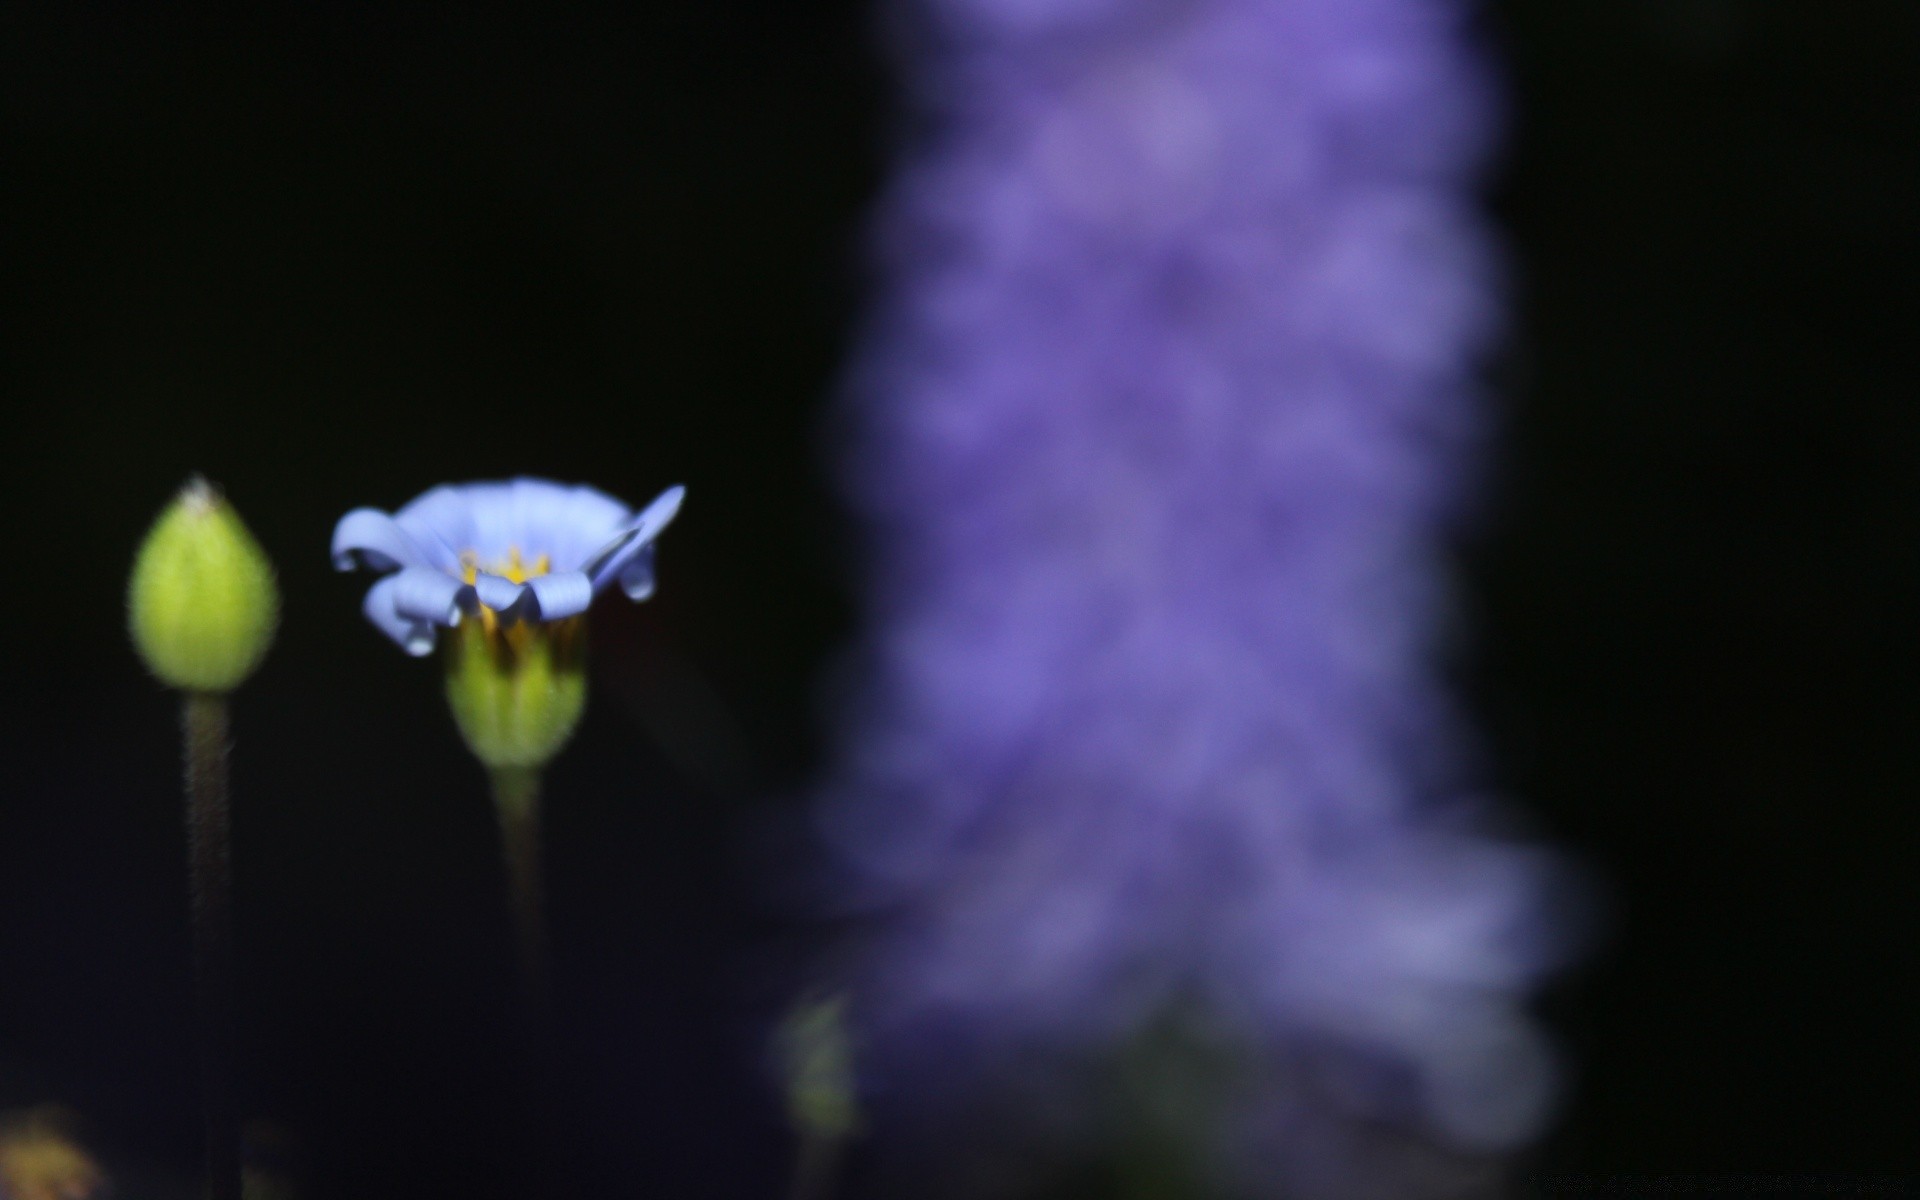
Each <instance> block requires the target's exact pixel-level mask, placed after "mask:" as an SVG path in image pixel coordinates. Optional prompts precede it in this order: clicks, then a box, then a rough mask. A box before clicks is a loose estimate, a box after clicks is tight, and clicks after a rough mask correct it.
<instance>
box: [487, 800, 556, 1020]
mask: <svg viewBox="0 0 1920 1200" xmlns="http://www.w3.org/2000/svg"><path fill="white" fill-rule="evenodd" d="M493 801H494V808H495V809H496V810H497V811H498V812H499V815H500V838H501V843H502V845H503V847H504V848H505V850H506V860H507V884H508V888H509V892H510V899H511V901H512V904H513V923H514V934H515V939H516V941H517V942H518V944H519V949H520V988H521V993H522V998H523V1000H524V1001H525V1004H526V1009H527V1018H528V1021H529V1022H530V1023H531V1026H532V1028H533V1029H535V1030H537V1029H539V1027H540V1026H542V1025H543V1024H544V1023H545V1021H546V1017H547V1004H548V999H549V986H548V980H547V932H546V921H545V918H544V916H543V915H542V908H543V889H542V887H541V882H540V772H539V771H538V770H537V769H535V768H532V767H495V768H494V769H493Z"/></svg>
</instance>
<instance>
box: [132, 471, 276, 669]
mask: <svg viewBox="0 0 1920 1200" xmlns="http://www.w3.org/2000/svg"><path fill="white" fill-rule="evenodd" d="M279 616H280V594H279V591H278V590H277V589H276V588H275V587H274V582H273V564H272V563H270V562H268V561H267V556H266V554H265V553H263V552H262V551H261V549H260V545H259V543H258V542H255V541H254V540H253V535H252V534H250V533H248V532H247V527H246V526H245V525H243V524H241V522H240V517H239V516H238V515H237V514H236V513H235V512H234V511H233V507H232V506H231V505H229V504H228V503H227V502H226V500H225V498H224V497H222V496H221V495H220V493H219V492H217V491H215V490H214V489H213V487H212V486H211V485H209V484H208V483H207V481H206V480H204V479H201V478H199V477H198V476H196V477H194V478H193V479H192V480H189V481H188V483H187V486H186V487H184V488H182V489H181V490H180V494H179V495H178V496H177V497H175V498H174V501H173V503H172V504H170V505H168V506H167V509H166V511H164V512H162V513H161V514H160V519H159V520H157V521H155V522H154V523H153V529H152V530H151V531H150V532H149V533H148V534H147V540H146V541H144V542H142V543H141V544H140V550H139V553H137V554H136V555H135V556H134V560H133V578H132V580H131V582H130V583H129V584H128V587H127V624H128V627H129V628H130V629H131V630H132V633H133V645H134V648H135V649H137V650H138V651H139V652H140V657H141V658H142V659H143V660H145V662H146V664H147V669H148V670H149V671H152V672H153V673H154V675H156V676H157V677H158V678H159V679H160V682H162V683H164V684H166V685H168V686H169V687H176V688H181V689H183V690H186V691H193V692H226V691H231V690H232V689H234V688H235V687H238V686H239V685H240V683H241V682H242V681H243V680H245V679H246V677H247V676H249V675H251V674H253V669H254V668H255V667H257V666H259V665H260V660H261V658H263V657H264V656H265V655H266V653H267V647H268V646H269V645H271V644H272V643H273V630H274V626H275V624H276V623H277V622H278V620H279Z"/></svg>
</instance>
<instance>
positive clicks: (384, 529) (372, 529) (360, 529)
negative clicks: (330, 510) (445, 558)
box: [333, 508, 428, 571]
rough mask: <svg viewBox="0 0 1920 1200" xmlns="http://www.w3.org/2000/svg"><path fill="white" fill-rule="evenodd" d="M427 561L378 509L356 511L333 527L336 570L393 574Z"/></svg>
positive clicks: (390, 518) (396, 524) (424, 555)
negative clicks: (390, 572) (400, 569)
mask: <svg viewBox="0 0 1920 1200" xmlns="http://www.w3.org/2000/svg"><path fill="white" fill-rule="evenodd" d="M427 562H428V559H427V555H426V554H425V552H423V551H422V550H421V548H420V545H419V543H417V542H415V541H414V540H413V538H411V537H409V536H408V535H407V531H406V530H404V529H402V528H400V525H399V523H398V522H397V521H395V520H394V519H393V518H392V517H390V516H388V515H387V514H386V513H383V512H381V511H380V510H379V509H377V508H356V509H354V510H353V511H352V512H350V513H348V514H347V515H346V516H344V517H341V518H340V522H339V524H337V525H335V526H334V527H333V565H334V566H335V567H336V568H337V569H339V570H342V571H351V570H352V569H353V568H354V567H356V566H365V567H369V568H371V569H373V570H375V571H392V570H397V569H398V568H400V567H418V566H426V565H427Z"/></svg>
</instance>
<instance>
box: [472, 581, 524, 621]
mask: <svg viewBox="0 0 1920 1200" xmlns="http://www.w3.org/2000/svg"><path fill="white" fill-rule="evenodd" d="M473 590H474V594H475V596H477V597H478V598H479V601H480V603H482V604H484V605H486V606H487V607H488V608H491V609H492V610H493V611H495V612H498V613H504V612H508V611H511V610H512V609H513V608H514V606H515V605H517V604H519V603H520V598H521V597H522V596H524V595H525V594H526V585H525V584H520V583H515V582H514V581H513V580H511V579H508V578H506V577H505V576H504V575H489V574H487V573H486V572H485V571H482V572H480V573H479V574H478V575H475V576H474V578H473Z"/></svg>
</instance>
